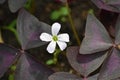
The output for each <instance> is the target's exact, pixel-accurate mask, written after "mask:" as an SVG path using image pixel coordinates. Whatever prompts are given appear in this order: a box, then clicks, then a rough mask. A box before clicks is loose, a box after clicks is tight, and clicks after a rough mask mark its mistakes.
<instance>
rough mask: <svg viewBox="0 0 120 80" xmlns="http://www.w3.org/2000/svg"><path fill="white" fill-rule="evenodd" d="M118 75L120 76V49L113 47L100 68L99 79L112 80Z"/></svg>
mask: <svg viewBox="0 0 120 80" xmlns="http://www.w3.org/2000/svg"><path fill="white" fill-rule="evenodd" d="M118 76H119V77H120V51H118V50H116V49H114V50H113V52H112V53H111V54H110V56H109V57H108V58H107V60H106V61H105V63H104V65H103V67H102V69H101V72H100V75H99V80H112V79H115V78H117V77H118Z"/></svg>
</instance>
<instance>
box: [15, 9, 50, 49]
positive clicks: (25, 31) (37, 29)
mask: <svg viewBox="0 0 120 80" xmlns="http://www.w3.org/2000/svg"><path fill="white" fill-rule="evenodd" d="M50 28H51V27H50V26H49V25H48V24H46V23H43V22H40V21H39V20H38V19H37V18H36V17H34V16H33V15H31V14H30V13H29V12H27V11H26V10H24V9H21V10H20V12H19V15H18V19H17V31H18V37H19V40H20V42H21V46H22V49H23V50H25V49H30V48H34V47H38V46H41V45H44V44H46V43H45V42H43V41H41V40H40V38H39V36H40V34H41V33H42V32H47V33H50Z"/></svg>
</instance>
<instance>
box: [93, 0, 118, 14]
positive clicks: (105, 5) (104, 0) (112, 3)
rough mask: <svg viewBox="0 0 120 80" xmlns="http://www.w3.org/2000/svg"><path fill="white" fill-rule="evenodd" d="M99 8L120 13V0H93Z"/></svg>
mask: <svg viewBox="0 0 120 80" xmlns="http://www.w3.org/2000/svg"><path fill="white" fill-rule="evenodd" d="M91 1H92V2H93V3H94V4H95V5H96V6H97V7H98V8H100V9H105V10H108V11H113V12H118V13H120V0H91Z"/></svg>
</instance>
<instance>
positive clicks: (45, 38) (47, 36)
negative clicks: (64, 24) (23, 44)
mask: <svg viewBox="0 0 120 80" xmlns="http://www.w3.org/2000/svg"><path fill="white" fill-rule="evenodd" d="M40 39H41V40H42V41H46V42H49V41H52V36H51V35H50V34H48V33H42V34H41V35H40Z"/></svg>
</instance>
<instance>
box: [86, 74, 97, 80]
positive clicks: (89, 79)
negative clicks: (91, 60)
mask: <svg viewBox="0 0 120 80" xmlns="http://www.w3.org/2000/svg"><path fill="white" fill-rule="evenodd" d="M98 76H99V74H95V75H93V76H90V77H88V80H97V79H98Z"/></svg>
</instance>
